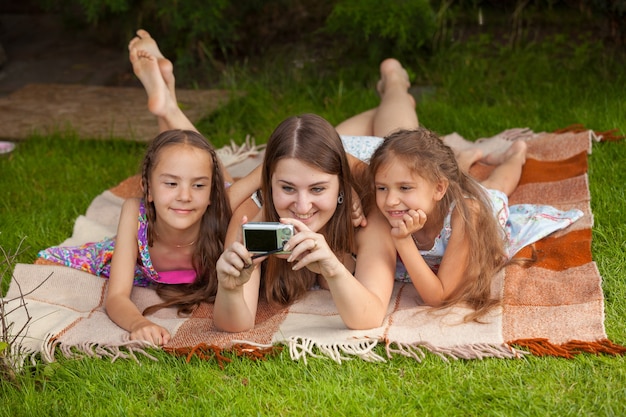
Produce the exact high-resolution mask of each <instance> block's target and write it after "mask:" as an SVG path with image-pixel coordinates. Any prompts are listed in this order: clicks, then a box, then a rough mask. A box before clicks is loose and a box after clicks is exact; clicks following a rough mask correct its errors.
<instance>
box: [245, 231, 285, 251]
mask: <svg viewBox="0 0 626 417" xmlns="http://www.w3.org/2000/svg"><path fill="white" fill-rule="evenodd" d="M245 234H246V248H247V249H248V250H249V251H250V252H269V251H271V250H274V249H278V246H277V243H276V230H246V231H245Z"/></svg>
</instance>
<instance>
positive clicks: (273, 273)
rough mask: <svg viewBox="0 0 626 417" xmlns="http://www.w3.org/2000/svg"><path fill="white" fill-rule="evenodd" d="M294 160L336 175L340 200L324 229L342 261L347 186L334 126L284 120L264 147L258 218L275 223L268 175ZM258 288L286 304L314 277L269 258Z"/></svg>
mask: <svg viewBox="0 0 626 417" xmlns="http://www.w3.org/2000/svg"><path fill="white" fill-rule="evenodd" d="M284 158H295V159H298V160H300V161H302V162H303V163H305V164H307V165H310V166H311V167H313V168H315V169H318V170H320V171H322V172H325V173H328V174H332V175H336V176H337V177H338V178H339V191H340V193H342V195H343V203H341V204H338V205H337V209H336V210H335V213H334V214H333V216H332V217H331V219H330V220H329V221H328V223H327V224H326V226H325V228H324V235H325V238H326V241H327V242H328V245H329V246H330V248H331V249H332V250H333V252H335V254H337V256H338V257H340V259H342V257H343V255H344V254H345V253H350V252H351V251H352V246H353V241H354V228H353V226H352V221H351V207H352V187H351V181H352V178H351V175H350V167H349V165H348V158H347V156H346V152H345V150H344V148H343V144H342V143H341V139H340V137H339V135H338V134H337V131H336V130H335V128H334V127H333V126H332V125H331V124H330V123H329V122H328V121H326V120H325V119H324V118H322V117H320V116H317V115H314V114H303V115H301V116H294V117H290V118H288V119H286V120H284V121H283V122H282V123H281V124H280V125H278V127H277V128H276V129H275V130H274V132H273V133H272V135H271V136H270V138H269V140H268V141H267V147H266V148H265V158H264V161H263V173H262V182H261V191H262V199H263V218H264V219H265V221H270V222H272V221H278V220H279V216H278V213H277V212H276V208H275V206H274V202H273V199H272V184H271V181H272V175H273V174H274V171H275V170H276V164H277V163H278V161H280V160H281V159H284ZM262 268H263V270H262V271H261V274H262V275H261V276H262V280H261V286H262V292H263V293H264V294H265V298H266V299H267V300H268V301H269V302H271V303H277V304H289V303H292V302H294V301H296V300H297V299H298V298H300V297H301V296H302V295H303V294H304V293H305V292H306V291H308V290H309V289H310V288H311V286H312V285H313V284H314V283H315V279H316V276H315V274H314V273H312V272H311V271H309V270H308V269H306V268H303V269H302V270H300V271H293V270H292V269H291V265H289V264H288V263H287V262H286V261H285V260H284V259H278V258H276V257H274V256H270V257H269V258H268V259H267V260H266V261H265V262H263V266H262Z"/></svg>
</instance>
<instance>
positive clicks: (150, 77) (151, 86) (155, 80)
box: [129, 48, 196, 131]
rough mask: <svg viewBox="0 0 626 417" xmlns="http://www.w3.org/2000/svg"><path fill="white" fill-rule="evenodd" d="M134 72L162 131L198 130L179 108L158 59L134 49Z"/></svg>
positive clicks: (131, 51) (131, 59)
mask: <svg viewBox="0 0 626 417" xmlns="http://www.w3.org/2000/svg"><path fill="white" fill-rule="evenodd" d="M129 57H130V62H131V63H132V65H133V71H134V73H135V75H136V76H137V78H139V80H140V81H141V84H143V86H144V88H145V89H146V93H147V94H148V110H150V112H151V113H152V114H154V115H155V116H157V117H158V118H159V120H160V121H161V122H162V123H159V127H160V128H161V131H163V130H167V129H187V130H196V128H195V127H194V126H193V124H192V123H191V122H190V121H189V119H188V118H187V116H185V115H184V114H183V112H182V110H181V109H180V108H179V107H178V103H176V100H174V98H173V97H172V95H171V94H170V92H169V89H168V87H167V85H166V84H165V81H164V79H163V77H162V76H161V72H160V70H159V65H158V62H157V59H156V58H155V57H154V56H153V55H151V54H150V53H148V52H147V51H144V50H141V49H136V48H133V49H131V50H130V53H129Z"/></svg>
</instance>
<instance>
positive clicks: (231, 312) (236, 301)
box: [213, 285, 256, 333]
mask: <svg viewBox="0 0 626 417" xmlns="http://www.w3.org/2000/svg"><path fill="white" fill-rule="evenodd" d="M255 317H256V311H254V312H253V311H251V309H250V307H249V306H248V305H247V303H246V300H245V298H244V290H243V285H242V286H238V287H236V288H233V289H225V288H224V287H222V286H221V285H219V286H218V288H217V294H216V296H215V304H214V307H213V322H214V323H215V326H216V327H217V328H218V329H220V330H223V331H227V332H233V333H234V332H242V331H245V330H249V329H251V328H253V327H254V321H255Z"/></svg>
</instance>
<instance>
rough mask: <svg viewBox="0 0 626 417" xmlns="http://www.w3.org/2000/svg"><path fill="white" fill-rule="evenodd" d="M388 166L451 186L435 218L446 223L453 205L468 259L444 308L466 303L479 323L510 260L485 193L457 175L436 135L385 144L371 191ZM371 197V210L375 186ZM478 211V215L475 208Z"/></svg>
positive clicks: (399, 135)
mask: <svg viewBox="0 0 626 417" xmlns="http://www.w3.org/2000/svg"><path fill="white" fill-rule="evenodd" d="M390 163H402V164H405V165H406V166H407V167H408V168H409V169H410V170H411V171H412V172H413V173H415V174H416V175H419V176H420V177H422V178H424V179H426V180H427V181H431V182H433V183H437V182H439V181H441V180H444V179H445V180H447V181H448V189H447V191H446V194H445V196H444V197H443V198H442V199H441V201H440V202H439V204H438V208H437V210H438V213H437V215H436V216H435V217H436V218H439V219H443V218H445V216H446V215H447V214H448V212H449V210H450V208H451V207H452V206H453V205H454V210H456V211H457V212H458V214H459V215H460V216H461V218H462V219H463V222H464V224H465V235H466V236H467V239H468V243H469V257H468V264H467V265H465V280H464V281H463V283H462V284H461V285H460V286H459V287H458V288H457V289H456V290H455V291H454V292H453V293H452V294H450V296H449V297H448V298H447V300H445V302H444V305H443V306H442V307H446V306H450V305H452V304H456V303H459V302H465V303H467V304H468V305H469V306H471V307H472V308H473V309H474V310H475V311H474V313H471V314H470V315H468V316H467V317H466V320H476V319H478V318H479V317H481V316H483V315H484V314H485V313H487V311H488V310H489V309H491V308H492V307H494V306H495V305H497V304H498V300H497V298H495V297H494V296H493V295H492V290H491V284H492V281H493V277H494V276H495V274H496V273H497V272H498V271H499V270H500V269H501V268H502V267H503V266H504V265H506V263H507V260H508V257H507V254H506V251H505V246H504V233H503V230H502V228H501V227H500V225H499V223H498V222H497V219H496V217H495V215H494V213H493V209H492V206H491V202H490V200H489V198H488V196H487V193H486V191H485V189H484V188H483V187H482V186H481V185H480V184H479V183H478V182H477V181H476V180H474V179H473V178H471V177H469V175H467V174H466V173H464V172H462V171H461V170H460V169H459V167H458V165H457V162H456V158H455V156H454V152H453V151H452V149H450V147H449V146H447V145H445V144H444V143H443V141H442V139H441V138H440V137H439V136H438V135H436V134H435V133H434V132H431V131H430V130H428V129H425V128H421V127H420V128H417V129H415V130H401V131H397V132H395V133H393V134H391V135H389V136H388V137H386V138H385V140H384V142H383V143H382V144H381V146H380V147H379V148H378V149H377V150H376V151H375V152H374V154H373V155H372V158H371V159H370V166H369V172H370V180H371V181H370V183H371V184H372V185H373V184H374V175H375V174H376V172H377V171H378V170H379V169H380V168H381V166H383V165H387V164H390ZM370 193H372V194H371V195H370V196H369V197H368V203H369V204H370V205H371V204H372V201H373V199H374V197H373V194H374V193H375V189H374V187H373V186H372V188H371V189H370ZM470 201H471V202H472V205H470V204H469V202H470ZM476 205H477V206H478V210H476V208H472V207H476Z"/></svg>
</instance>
